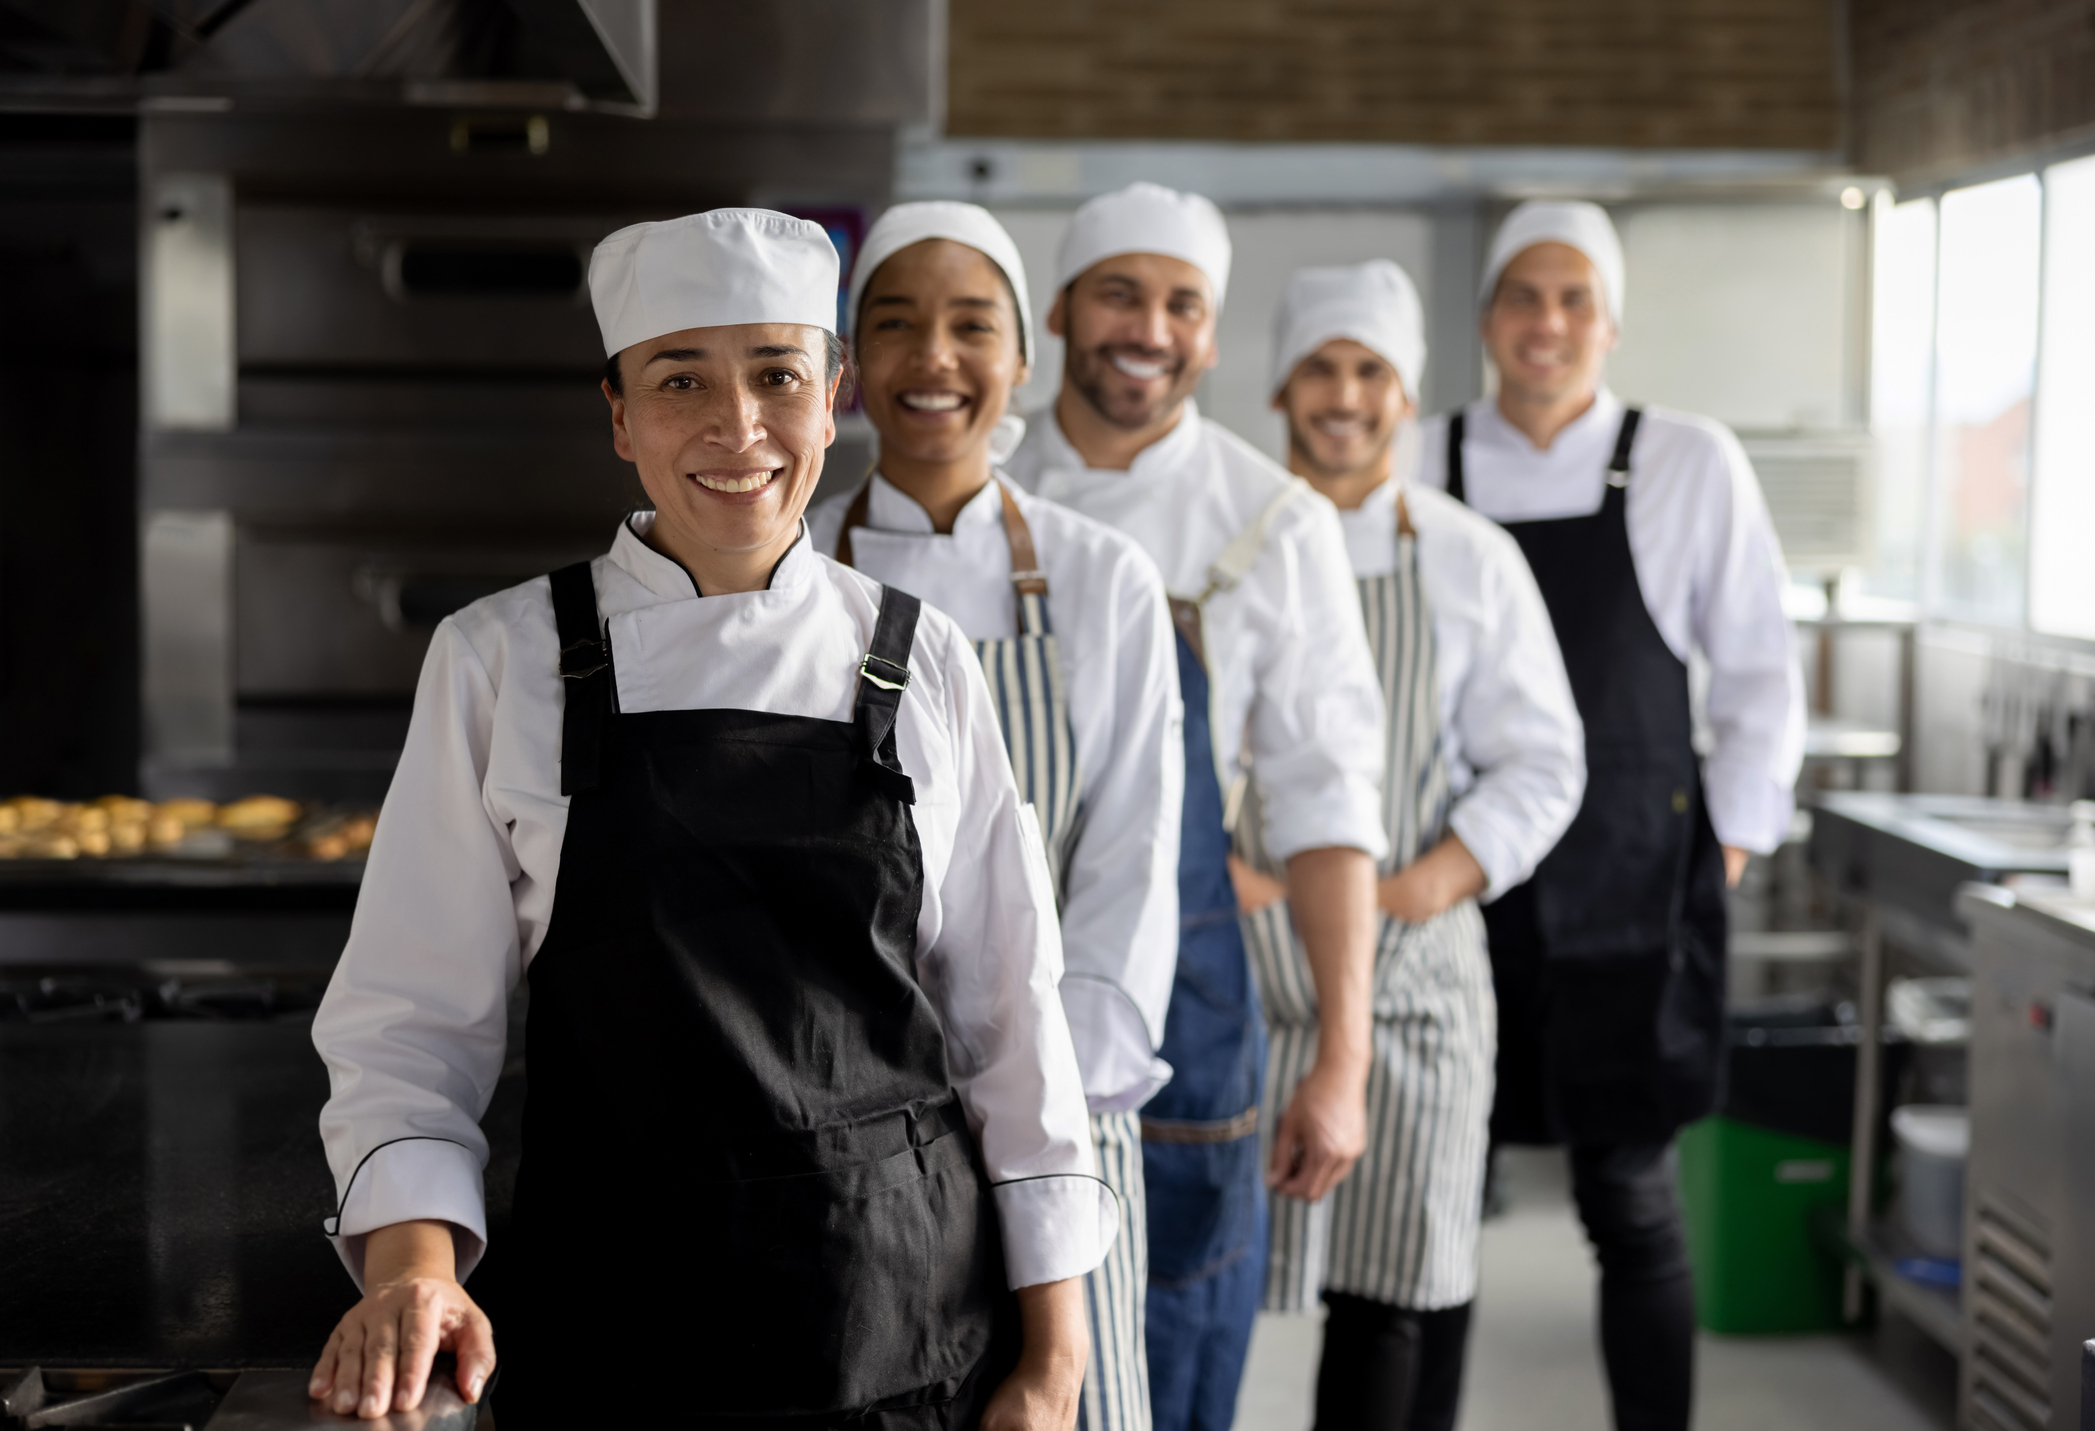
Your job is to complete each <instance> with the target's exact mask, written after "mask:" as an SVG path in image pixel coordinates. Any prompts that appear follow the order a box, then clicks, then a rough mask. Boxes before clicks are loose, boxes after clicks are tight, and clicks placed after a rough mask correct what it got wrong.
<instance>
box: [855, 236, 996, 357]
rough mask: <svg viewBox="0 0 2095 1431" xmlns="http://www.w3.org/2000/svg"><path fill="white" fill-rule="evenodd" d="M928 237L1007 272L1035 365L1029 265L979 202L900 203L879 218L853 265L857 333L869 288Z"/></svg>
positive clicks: (861, 246)
mask: <svg viewBox="0 0 2095 1431" xmlns="http://www.w3.org/2000/svg"><path fill="white" fill-rule="evenodd" d="M925 239H951V240H952V241H953V242H954V243H964V244H966V245H967V246H968V247H969V248H971V249H974V250H976V251H977V252H978V253H980V254H981V255H982V256H983V257H984V258H987V259H988V260H989V261H990V262H991V263H993V264H995V265H996V266H997V267H998V268H1001V269H1002V270H1004V278H1005V281H1006V282H1008V283H1009V284H1010V285H1011V296H1012V299H1013V301H1014V302H1016V303H1017V305H1018V348H1019V353H1020V355H1021V356H1023V357H1024V358H1025V360H1026V361H1027V362H1028V363H1031V362H1032V361H1033V313H1032V302H1031V300H1030V299H1028V298H1027V297H1026V262H1025V260H1024V259H1022V258H1020V257H1019V256H1018V245H1017V244H1016V243H1013V242H1012V240H1011V235H1010V234H1008V233H1006V232H1005V231H1004V226H1003V225H1002V224H1000V223H998V222H997V221H996V219H995V218H994V217H992V216H991V214H990V212H989V210H987V209H985V208H983V207H982V206H981V205H979V204H961V203H955V202H952V201H950V200H946V199H937V200H932V201H929V202H925V203H916V204H897V205H895V206H894V207H893V208H892V209H889V210H888V211H887V212H886V213H884V214H882V215H881V216H880V222H878V223H876V224H874V225H873V227H872V230H871V231H870V232H869V233H867V235H866V240H865V242H864V243H862V244H860V245H859V248H858V259H857V261H856V262H855V263H853V264H852V266H851V298H850V302H849V304H848V305H847V306H846V307H845V309H844V311H845V312H847V313H849V314H850V315H851V326H852V330H853V331H854V332H856V331H857V328H858V302H859V299H861V298H862V297H864V296H865V292H866V284H867V283H868V282H870V281H871V280H872V277H873V275H874V274H875V273H876V272H878V271H879V269H880V265H882V264H883V263H886V262H887V261H888V260H889V259H891V258H893V257H894V256H895V255H896V254H898V253H900V252H901V251H902V250H903V249H905V248H908V247H909V246H910V245H911V244H913V243H922V242H923V241H924V240H925Z"/></svg>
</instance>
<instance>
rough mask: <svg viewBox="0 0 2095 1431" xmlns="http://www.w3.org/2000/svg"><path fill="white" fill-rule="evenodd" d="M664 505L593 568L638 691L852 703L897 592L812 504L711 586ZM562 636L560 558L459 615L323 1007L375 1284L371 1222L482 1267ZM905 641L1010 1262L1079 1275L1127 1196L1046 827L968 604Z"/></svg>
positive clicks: (545, 825)
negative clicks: (398, 1228)
mask: <svg viewBox="0 0 2095 1431" xmlns="http://www.w3.org/2000/svg"><path fill="white" fill-rule="evenodd" d="M651 521H652V513H640V514H636V515H635V516H633V517H631V518H629V519H628V520H627V521H626V522H625V523H624V524H623V525H622V526H621V527H620V529H619V533H618V536H617V539H616V541H615V542H614V543H613V544H612V548H611V551H610V553H609V555H607V556H602V557H598V558H597V559H596V561H595V562H594V563H593V567H592V570H593V574H594V577H595V581H596V591H597V602H598V605H599V609H600V612H601V614H602V616H603V618H604V620H605V621H606V623H607V626H608V629H609V633H610V644H611V652H612V662H613V671H614V674H615V677H616V682H617V703H618V709H619V710H620V711H622V712H624V713H627V714H635V713H639V712H644V711H656V710H692V709H711V708H730V709H740V710H756V711H768V712H771V713H774V714H779V715H798V716H809V717H814V718H817V719H825V720H836V721H849V720H850V719H851V718H852V709H853V707H852V701H853V697H854V695H855V693H856V691H857V688H858V680H859V676H858V667H859V662H860V660H861V658H862V657H863V656H864V654H865V652H866V649H867V647H868V645H869V643H870V642H871V640H872V635H873V624H874V618H875V615H876V613H877V610H878V603H879V599H880V587H879V586H878V585H877V584H876V583H875V582H874V581H873V580H872V579H871V578H869V577H866V576H862V575H860V574H859V573H857V572H855V571H851V570H849V569H848V568H845V567H842V566H839V565H837V564H836V563H835V562H833V561H831V560H829V559H828V558H827V557H824V556H820V555H818V554H817V553H816V552H815V550H814V549H813V547H812V546H810V544H809V542H808V540H807V537H806V532H805V529H804V528H803V531H802V534H801V539H800V540H799V541H798V542H797V543H796V544H795V545H794V546H793V547H792V549H791V550H789V551H788V552H787V553H786V555H785V557H784V558H783V559H782V560H781V561H780V562H779V564H778V567H777V569H776V570H775V571H773V573H772V576H771V584H770V586H769V587H768V588H767V589H765V590H763V591H752V592H739V593H733V594H729V595H721V596H708V597H703V598H702V597H700V595H699V593H698V590H697V588H696V585H695V583H694V582H693V581H692V579H691V577H690V576H689V575H688V574H687V573H686V572H685V570H684V568H683V567H682V566H680V565H679V564H678V563H677V562H675V561H674V560H672V559H671V558H669V557H667V556H664V555H662V554H661V553H660V552H657V551H655V550H654V549H653V548H651V547H649V546H648V545H647V544H646V543H645V542H644V541H642V540H641V536H642V533H644V532H645V531H646V530H647V527H648V524H649V523H650V522H651ZM559 645H560V643H559V639H558V637H557V636H556V634H555V629H554V620H553V604H552V598H551V588H550V586H549V584H548V582H547V581H546V579H545V578H543V577H541V578H539V579H538V580H536V581H531V582H527V583H525V584H524V585H522V586H518V587H513V588H511V589H510V590H508V591H504V592H499V593H497V594H496V595H494V596H491V597H488V598H487V599H486V600H483V601H479V602H476V603H474V604H473V605H471V606H469V607H467V608H465V609H464V610H463V611H460V612H459V613H457V614H456V615H454V616H451V617H449V618H447V619H446V620H445V621H444V622H443V623H442V624H441V625H439V626H438V627H437V630H436V634H435V636H434V638H433V639H432V640H431V642H430V647H429V655H428V658H427V660H426V661H425V662H424V664H423V668H422V679H421V685H420V687H419V689H418V690H417V692H416V695H415V710H414V717H413V720H412V722H411V724H410V725H409V728H408V736H407V745H406V749H405V750H403V751H402V753H401V757H400V765H399V768H398V770H397V771H396V773H395V774H394V777H393V784H392V788H391V790H390V791H389V792H388V793H387V795H386V802H385V807H384V809H383V811H382V812H381V813H380V815H379V820H378V831H377V835H376V838H375V839H374V840H373V841H372V844H371V853H370V858H369V864H368V866H367V867H366V871H365V875H364V885H363V892H362V895H361V896H360V897H359V899H358V900H357V907H356V916H355V919H354V922H353V923H352V925H351V929H350V935H349V944H348V947H347V948H346V949H345V950H344V951H343V954H342V958H341V962H340V963H339V964H338V965H337V966H336V969H335V974H334V978H333V981H332V982H331V983H330V985H329V987H328V992H327V997H326V999H325V1000H324V1001H323V1002H322V1005H321V1008H320V1012H319V1015H318V1017H317V1018H316V1019H315V1021H314V1025H313V1041H314V1043H315V1044H316V1045H317V1046H318V1048H319V1050H320V1053H321V1056H322V1057H323V1058H324V1059H325V1060H326V1061H327V1065H328V1071H329V1074H330V1076H331V1079H332V1082H333V1096H332V1097H331V1098H330V1099H329V1100H328V1103H327V1107H326V1108H325V1109H324V1110H323V1111H322V1114H321V1120H320V1126H321V1134H322V1137H323V1139H324V1141H325V1143H326V1146H327V1154H328V1161H329V1163H330V1165H331V1166H332V1167H333V1169H334V1174H335V1182H336V1187H337V1190H338V1192H339V1193H340V1194H341V1196H342V1202H341V1222H340V1225H339V1233H340V1236H339V1238H338V1241H337V1247H338V1248H339V1250H340V1251H341V1253H342V1256H343V1260H344V1261H345V1263H347V1264H348V1265H349V1268H350V1271H351V1273H352V1274H354V1275H356V1276H357V1277H358V1279H359V1281H361V1272H362V1262H363V1244H362V1237H361V1234H364V1233H367V1232H369V1231H371V1230H372V1229H374V1228H379V1227H384V1226H387V1225H390V1224H392V1223H395V1222H400V1221H403V1220H405V1219H409V1218H433V1219H441V1220H443V1221H446V1222H449V1223H451V1224H452V1226H453V1227H454V1228H455V1229H457V1231H456V1232H455V1233H454V1237H455V1239H456V1241H457V1243H458V1250H459V1275H460V1276H461V1277H463V1276H464V1275H465V1274H466V1273H467V1272H469V1271H470V1270H471V1269H472V1267H473V1265H474V1264H475V1263H476V1262H477V1261H478V1260H479V1257H480V1254H481V1252H482V1251H483V1250H484V1247H485V1244H486V1239H487V1222H486V1216H485V1211H484V1207H483V1203H482V1197H481V1183H480V1174H481V1169H482V1168H483V1167H484V1166H485V1164H486V1162H487V1140H486V1138H485V1137H484V1136H483V1135H482V1133H481V1131H480V1126H479V1123H480V1116H481V1114H482V1113H483V1112H484V1111H485V1110H486V1108H487V1104H488V1099H489V1098H490V1097H491V1096H492V1095H493V1093H494V1090H495V1081H496V1079H497V1077H498V1076H499V1075H500V1073H501V1071H502V1062H503V1057H504V1053H505V1049H504V1034H505V1012H506V1010H507V1006H508V1003H509V997H510V994H511V991H512V990H514V989H515V987H516V984H517V981H518V980H519V979H520V978H522V977H523V975H524V973H525V970H526V969H527V968H528V967H529V965H530V962H531V959H532V957H533V956H534V955H535V954H536V953H537V952H538V948H539V945H540V944H541V943H542V942H543V940H544V939H545V936H546V929H547V925H548V924H549V922H550V921H551V918H552V915H553V892H554V888H555V884H556V880H557V877H558V874H559V870H560V852H561V839H562V836H563V834H564V833H565V830H566V825H567V807H568V802H567V798H566V797H565V796H563V795H561V793H560V737H561V719H562V712H563V703H562V696H561V687H560V676H559V674H558V672H559ZM909 665H910V674H911V679H910V681H909V684H908V687H907V689H906V690H905V691H904V692H903V696H902V702H901V710H900V712H899V715H898V718H897V721H896V726H895V739H896V749H897V753H898V755H899V756H900V760H901V766H902V769H903V770H904V771H905V772H906V773H907V774H908V775H909V777H910V779H911V780H912V781H913V782H914V784H915V789H916V803H915V804H914V805H913V806H911V807H910V810H911V815H912V817H913V818H914V820H915V822H916V829H917V835H918V838H919V840H920V842H921V844H922V851H923V867H924V902H923V908H922V911H921V913H920V914H919V916H918V919H917V950H916V973H917V978H918V979H919V981H920V982H921V983H922V985H923V987H924V989H925V992H926V993H927V994H928V995H929V996H930V999H931V1002H932V1005H933V1007H934V1008H935V1009H936V1010H937V1013H938V1017H939V1020H940V1023H941V1025H942V1026H943V1029H944V1033H945V1038H946V1051H947V1057H948V1060H949V1062H950V1065H951V1069H952V1076H953V1084H954V1087H955V1088H956V1089H957V1090H958V1091H959V1094H960V1097H961V1100H962V1103H963V1104H964V1106H965V1108H966V1111H967V1118H968V1124H969V1127H970V1128H971V1129H972V1131H973V1132H974V1134H975V1137H976V1140H977V1142H978V1144H979V1145H980V1148H981V1152H982V1159H983V1162H984V1164H985V1166H986V1168H987V1171H988V1174H989V1178H990V1181H991V1183H992V1184H994V1185H995V1190H996V1202H997V1211H998V1215H999V1217H1000V1220H1001V1222H1002V1226H1003V1237H1004V1249H1005V1258H1006V1263H1007V1271H1008V1273H1009V1276H1010V1282H1011V1285H1012V1286H1014V1287H1021V1286H1028V1285H1031V1284H1034V1283H1039V1282H1051V1281H1059V1280H1061V1279H1062V1278H1065V1277H1073V1276H1078V1275H1080V1274H1082V1273H1084V1272H1087V1271H1089V1270H1090V1269H1091V1268H1093V1267H1095V1266H1097V1265H1098V1264H1099V1262H1100V1261H1101V1260H1103V1258H1104V1255H1105V1251H1106V1249H1107V1247H1108V1246H1109V1245H1110V1243H1111V1241H1112V1238H1113V1229H1114V1226H1115V1217H1116V1211H1115V1208H1114V1205H1113V1201H1112V1195H1111V1194H1110V1193H1108V1192H1107V1191H1106V1190H1105V1187H1104V1185H1103V1184H1102V1183H1100V1182H1098V1181H1097V1180H1096V1179H1095V1177H1094V1176H1093V1173H1094V1157H1093V1153H1092V1149H1091V1131H1090V1124H1089V1119H1088V1116H1087V1114H1086V1110H1085V1106H1084V1091H1083V1084H1082V1082H1081V1080H1080V1077H1079V1075H1078V1071H1077V1063H1076V1055H1075V1053H1074V1051H1073V1050H1072V1048H1071V1045H1070V1038H1069V1028H1068V1023H1067V1021H1066V1020H1065V1018H1064V1016H1063V1013H1062V1005H1061V1001H1060V1000H1059V999H1058V998H1057V996H1056V983H1057V981H1058V980H1059V978H1060V977H1061V972H1062V950H1061V944H1060V941H1059V939H1058V936H1057V933H1056V925H1055V901H1054V891H1053V889H1052V888H1051V887H1050V884H1049V879H1048V869H1047V860H1046V852H1045V851H1044V850H1043V849H1042V847H1041V843H1040V834H1039V826H1038V823H1037V822H1036V821H1035V820H1034V818H1033V816H1032V815H1031V813H1030V812H1028V811H1027V810H1026V809H1025V808H1024V807H1023V806H1021V805H1020V804H1019V801H1018V792H1017V788H1016V786H1015V785H1014V784H1013V781H1012V776H1011V761H1010V757H1009V756H1008V755H1007V754H1006V753H1005V748H1004V739H1003V735H1002V733H1001V731H1000V730H999V728H998V725H997V716H996V711H995V708H994V707H993V706H992V705H991V702H990V696H989V689H988V686H987V685H986V684H985V683H984V680H983V677H982V670H981V667H980V665H979V664H978V663H977V661H976V658H975V653H974V651H973V649H972V648H971V647H970V646H969V645H968V643H967V639H966V638H965V637H964V636H963V635H962V634H961V632H960V629H959V628H958V627H957V626H955V625H954V624H953V622H952V621H950V620H948V619H947V618H945V617H943V616H941V615H939V614H938V613H936V612H935V611H932V610H929V609H927V610H925V611H924V613H923V615H922V617H921V619H920V620H919V622H918V624H917V628H916V642H915V647H914V649H913V651H912V652H911V655H910V658H909ZM956 854H957V855H958V858H956ZM527 1056H528V1055H527ZM707 1132H708V1130H707V1129H706V1128H704V1127H702V1126H701V1127H694V1128H688V1129H665V1130H664V1133H665V1136H678V1137H690V1138H704V1137H706V1136H707ZM396 1139H406V1140H410V1141H391V1140H396ZM374 1149H375V1150H376V1151H375V1152H374V1151H373V1150H374ZM367 1155H368V1161H367V1162H365V1163H364V1165H363V1167H362V1169H361V1171H360V1172H358V1171H357V1169H358V1164H359V1160H361V1159H365V1158H366V1157H367ZM527 1156H528V1154H527ZM353 1173H354V1174H355V1176H354V1178H353V1180H352V1174H353ZM604 1231H605V1249H606V1252H607V1254H608V1255H613V1256H616V1255H636V1254H637V1252H638V1250H639V1249H637V1248H636V1247H635V1245H634V1244H635V1239H636V1236H637V1238H638V1239H640V1240H641V1242H642V1244H643V1245H644V1241H645V1239H647V1238H660V1237H683V1236H692V1235H699V1236H703V1235H705V1231H706V1230H705V1229H700V1228H681V1227H676V1228H670V1227H655V1228H644V1229H641V1228H606V1229H605V1230H604Z"/></svg>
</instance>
